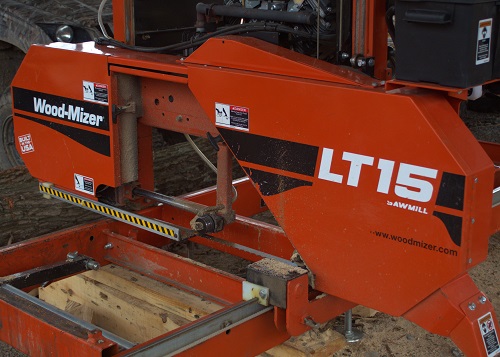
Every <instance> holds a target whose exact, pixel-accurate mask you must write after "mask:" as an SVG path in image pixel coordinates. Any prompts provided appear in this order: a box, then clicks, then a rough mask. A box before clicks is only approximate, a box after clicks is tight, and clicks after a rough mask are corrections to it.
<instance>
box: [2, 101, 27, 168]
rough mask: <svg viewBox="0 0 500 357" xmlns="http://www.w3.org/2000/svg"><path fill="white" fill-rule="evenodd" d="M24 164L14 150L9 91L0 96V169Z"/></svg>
mask: <svg viewBox="0 0 500 357" xmlns="http://www.w3.org/2000/svg"><path fill="white" fill-rule="evenodd" d="M21 165H24V163H23V160H21V157H20V156H19V153H18V152H17V150H16V145H15V137H14V122H13V118H12V98H11V95H10V91H6V92H4V94H3V95H2V96H1V97H0V170H5V169H9V168H11V167H14V166H21Z"/></svg>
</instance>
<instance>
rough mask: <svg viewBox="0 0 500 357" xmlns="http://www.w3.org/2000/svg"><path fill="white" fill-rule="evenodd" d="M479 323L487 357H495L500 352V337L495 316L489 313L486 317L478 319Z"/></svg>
mask: <svg viewBox="0 0 500 357" xmlns="http://www.w3.org/2000/svg"><path fill="white" fill-rule="evenodd" d="M477 322H478V324H479V329H480V330H481V336H482V337H483V342H484V347H485V348H486V355H487V356H488V357H493V356H495V355H496V354H497V353H499V352H500V344H499V343H498V335H497V331H496V329H495V321H494V320H493V316H491V313H490V312H488V313H487V314H486V315H484V316H482V317H480V318H479V319H477Z"/></svg>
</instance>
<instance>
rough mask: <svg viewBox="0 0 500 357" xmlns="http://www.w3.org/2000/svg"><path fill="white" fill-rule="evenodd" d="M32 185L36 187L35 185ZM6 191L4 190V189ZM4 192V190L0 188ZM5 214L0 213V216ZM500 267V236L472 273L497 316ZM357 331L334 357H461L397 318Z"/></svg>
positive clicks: (213, 256) (480, 126) (0, 353)
mask: <svg viewBox="0 0 500 357" xmlns="http://www.w3.org/2000/svg"><path fill="white" fill-rule="evenodd" d="M464 120H465V121H466V123H467V124H468V125H469V126H470V127H471V130H472V131H473V132H474V133H475V134H476V135H477V136H478V137H480V138H482V139H484V140H488V141H496V142H499V141H500V118H499V116H498V115H497V114H488V115H478V114H475V113H468V114H467V116H466V117H465V118H464ZM0 178H1V177H0ZM0 182H1V180H0ZM33 185H34V187H36V183H35V182H34V181H33ZM3 188H4V189H5V187H3ZM1 190H2V187H0V191H1ZM9 190H10V189H9ZM14 191H15V190H14ZM15 195H17V196H16V197H23V194H22V193H20V192H16V193H15ZM0 208H1V207H0ZM0 213H1V212H0ZM3 214H4V213H1V215H3ZM0 223H1V222H0ZM0 226H1V225H0ZM0 230H1V229H0ZM2 233H5V234H6V233H8V232H0V235H1V234H2ZM15 238H16V239H15V240H14V241H17V240H18V239H17V237H15ZM26 238H29V237H27V236H26V237H23V239H26ZM171 249H173V250H174V251H176V252H178V253H181V254H188V251H187V248H186V247H185V246H177V247H171ZM189 255H190V256H191V257H193V258H196V259H197V260H202V261H205V262H212V263H213V264H214V265H215V266H216V267H218V268H223V269H225V270H230V271H232V272H233V273H235V274H241V275H244V273H245V268H244V266H245V263H244V262H241V260H237V259H233V258H232V260H230V259H229V258H226V257H225V256H223V255H221V254H220V253H217V252H210V251H207V250H206V249H203V248H201V247H198V246H194V247H191V249H190V250H189ZM499 267H500V234H497V235H495V236H493V237H492V238H491V239H490V245H489V256H488V259H487V261H485V262H484V263H482V264H480V265H479V266H477V267H475V268H473V269H472V270H471V272H470V274H471V276H472V278H473V279H474V281H475V282H476V283H477V285H478V286H479V288H480V289H481V290H482V291H483V292H484V293H485V294H486V296H487V297H488V298H489V299H490V300H491V301H492V303H493V306H494V308H495V310H496V311H497V312H500V269H499ZM342 326H343V318H342V317H339V318H337V319H335V320H334V321H332V322H330V323H329V324H328V326H327V327H329V328H335V329H341V327H342ZM354 327H356V328H358V329H360V330H362V331H363V333H364V335H365V336H364V338H363V339H362V340H361V341H360V342H358V343H353V344H348V345H346V347H345V348H343V349H342V350H341V351H339V352H337V353H335V354H334V356H335V357H340V356H355V357H396V356H397V357H406V356H408V357H410V356H411V357H429V356H431V357H432V356H452V357H453V356H455V357H456V356H462V353H461V351H460V350H458V348H456V346H455V345H454V344H453V342H451V340H449V339H448V338H444V337H440V336H436V335H432V334H430V333H427V332H426V331H425V330H423V329H422V328H420V327H418V326H416V325H414V324H413V323H411V322H408V321H406V320H405V319H403V318H395V317H392V316H389V315H386V314H383V313H377V314H376V315H375V316H373V317H359V316H354ZM10 356H12V357H20V356H24V355H23V354H21V353H19V352H17V351H15V350H13V349H12V348H10V347H9V346H7V345H5V344H1V345H0V357H10Z"/></svg>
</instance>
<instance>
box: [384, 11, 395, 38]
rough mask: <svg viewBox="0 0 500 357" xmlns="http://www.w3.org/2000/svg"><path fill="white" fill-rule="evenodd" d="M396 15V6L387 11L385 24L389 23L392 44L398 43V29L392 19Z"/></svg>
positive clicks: (388, 28)
mask: <svg viewBox="0 0 500 357" xmlns="http://www.w3.org/2000/svg"><path fill="white" fill-rule="evenodd" d="M395 13H396V9H395V8H394V6H391V7H390V8H389V9H387V12H386V13H385V22H386V23H387V30H388V32H389V36H391V39H392V42H394V43H396V28H395V27H394V21H393V19H392V17H393V16H394V14H395Z"/></svg>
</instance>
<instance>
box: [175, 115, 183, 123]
mask: <svg viewBox="0 0 500 357" xmlns="http://www.w3.org/2000/svg"><path fill="white" fill-rule="evenodd" d="M175 120H177V121H178V122H179V123H180V122H181V121H182V115H177V117H176V118H175Z"/></svg>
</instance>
